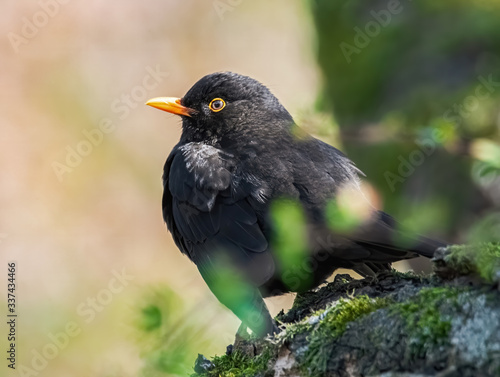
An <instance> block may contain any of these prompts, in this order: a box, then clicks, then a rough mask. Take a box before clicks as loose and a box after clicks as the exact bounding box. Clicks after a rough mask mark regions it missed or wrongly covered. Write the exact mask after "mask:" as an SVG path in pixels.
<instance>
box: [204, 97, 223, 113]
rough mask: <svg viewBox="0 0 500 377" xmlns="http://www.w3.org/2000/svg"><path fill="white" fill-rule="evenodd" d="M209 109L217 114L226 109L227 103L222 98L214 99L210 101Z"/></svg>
mask: <svg viewBox="0 0 500 377" xmlns="http://www.w3.org/2000/svg"><path fill="white" fill-rule="evenodd" d="M208 107H210V110H212V111H213V112H214V113H217V112H219V111H221V110H222V109H223V108H224V107H226V102H225V101H224V100H223V99H222V98H214V99H213V100H211V101H210V104H209V105H208Z"/></svg>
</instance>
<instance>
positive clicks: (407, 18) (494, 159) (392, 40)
mask: <svg viewBox="0 0 500 377" xmlns="http://www.w3.org/2000/svg"><path fill="white" fill-rule="evenodd" d="M309 3H310V5H311V11H312V14H313V19H314V25H315V28H316V32H317V60H318V63H319V66H320V68H321V71H322V78H323V79H324V80H323V82H322V84H323V87H322V90H321V94H320V98H319V101H318V102H319V109H320V110H321V111H329V112H331V113H332V115H333V117H334V118H335V120H336V122H337V123H338V124H339V127H340V139H341V143H342V144H343V147H342V148H343V150H344V151H345V152H346V154H347V155H348V156H349V158H351V159H352V160H353V161H355V162H356V164H357V166H358V167H359V168H360V169H361V170H363V171H364V172H365V173H366V174H367V177H368V180H370V182H371V183H373V184H374V186H375V188H376V189H377V192H378V193H380V194H381V196H382V199H383V203H384V207H385V210H386V211H387V212H389V213H390V214H391V215H393V216H395V217H396V218H397V219H398V220H399V221H401V222H405V220H406V219H408V221H409V222H414V221H413V219H414V218H415V216H414V213H409V211H408V207H409V206H411V205H415V206H417V208H418V206H419V205H420V204H421V203H422V202H427V203H430V202H434V203H439V208H436V209H434V210H429V211H427V210H426V209H424V210H423V211H422V212H423V214H422V216H421V218H426V219H432V218H435V216H434V215H435V213H436V212H437V211H441V212H442V215H441V216H439V220H442V221H436V222H437V225H435V224H432V225H433V227H432V228H433V229H432V230H433V232H432V233H435V234H436V235H439V236H440V238H443V239H447V240H450V241H451V236H452V235H454V234H456V233H461V234H462V233H463V232H456V231H457V229H459V230H461V229H460V227H463V226H464V225H463V224H469V223H470V222H469V221H468V220H469V218H470V213H471V212H473V211H475V210H476V208H478V207H480V208H484V207H487V206H490V207H491V206H492V203H491V202H488V201H486V200H484V199H483V196H482V195H480V194H479V192H478V187H477V186H480V187H481V186H482V187H484V181H485V177H484V175H488V177H486V178H487V180H489V181H492V180H494V178H496V177H498V176H499V174H500V167H499V166H498V164H499V162H498V161H500V159H499V158H498V156H499V153H500V147H499V146H500V129H499V128H498V127H497V123H498V122H497V118H498V108H499V98H500V85H499V83H500V23H499V22H498V14H500V13H499V12H500V3H499V2H498V1H483V0H477V1H471V2H465V1H463V0H452V1H448V2H443V3H439V4H437V2H436V1H433V0H422V1H413V2H411V1H400V2H398V1H395V2H392V1H377V2H370V1H368V2H367V1H362V0H353V1H348V2H345V1H331V0H310V1H309ZM391 4H396V6H395V7H394V6H391ZM456 24H460V28H456V27H454V26H453V25H456ZM477 141H480V142H479V143H477ZM464 145H471V148H464V147H463V146H464ZM464 149H467V151H466V156H464ZM472 162H482V163H484V164H487V165H486V166H485V167H484V168H483V167H481V169H480V172H479V173H477V172H475V171H471V169H472V167H473V165H472ZM471 172H472V174H471ZM476 173H477V174H476ZM456 182H460V184H459V185H453V184H454V183H456ZM345 223H346V224H349V221H345ZM421 224H424V225H425V221H424V222H421V221H419V224H416V225H419V226H420V225H421ZM429 227H430V225H429ZM422 228H423V231H425V226H424V227H422ZM452 230H453V231H454V232H455V233H452ZM440 233H441V234H440ZM461 241H462V240H461Z"/></svg>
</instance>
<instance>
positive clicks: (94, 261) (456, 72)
mask: <svg viewBox="0 0 500 377" xmlns="http://www.w3.org/2000/svg"><path fill="white" fill-rule="evenodd" d="M2 10H3V12H2V16H1V17H0V20H1V24H0V30H1V33H0V34H1V35H2V36H3V38H2V42H1V45H0V51H1V60H0V61H1V63H0V64H1V67H2V69H1V70H0V88H1V89H0V95H1V100H0V124H1V127H2V134H1V137H0V171H1V186H0V187H1V195H0V207H1V217H0V250H1V254H0V257H1V264H2V266H3V267H2V270H3V271H4V276H5V278H2V281H3V283H2V285H5V287H2V288H1V290H2V295H3V296H2V303H3V304H2V309H4V310H3V313H6V310H7V309H6V294H5V292H6V284H7V261H16V263H17V266H18V267H17V268H18V270H17V275H16V278H17V291H16V295H17V311H18V314H19V317H18V319H17V321H18V323H17V334H16V335H17V342H16V344H17V365H16V366H17V370H16V371H15V372H13V371H11V370H9V369H7V367H6V365H4V364H6V361H5V360H4V361H2V366H1V370H2V372H0V374H1V375H3V374H4V371H6V372H5V373H7V375H21V376H23V375H33V376H51V377H59V376H66V375H74V376H97V377H99V376H139V375H144V376H168V375H186V374H189V373H190V372H192V365H193V362H194V359H195V358H196V355H197V353H203V354H205V355H206V356H213V355H214V354H222V353H224V351H225V347H226V345H228V344H229V343H231V342H232V341H233V338H234V333H235V331H236V329H237V327H238V326H239V321H238V320H237V319H236V318H235V317H234V316H233V315H232V314H231V313H230V312H229V311H228V310H226V309H224V308H222V307H221V306H220V305H219V304H218V302H217V300H216V299H215V298H214V297H213V296H212V295H211V293H210V292H209V290H208V288H206V286H205V283H204V282H203V281H202V279H201V277H199V274H198V272H197V269H196V268H195V267H194V266H193V265H192V264H191V263H190V262H189V261H188V260H187V258H185V257H183V256H182V255H181V254H180V253H179V251H178V250H177V249H176V248H175V246H174V243H173V242H172V240H171V238H170V235H169V234H168V233H167V231H166V228H165V226H164V224H163V221H162V218H161V208H160V202H161V193H162V187H161V172H162V167H163V163H164V161H165V159H166V157H167V155H168V153H169V151H170V150H171V148H172V147H173V146H174V145H175V144H176V143H177V140H178V137H179V135H180V121H179V119H178V118H177V117H174V116H171V115H168V114H166V113H161V112H159V111H156V110H154V109H152V108H149V107H146V106H144V102H145V100H147V99H149V98H151V97H157V96H182V95H183V94H184V93H185V92H186V91H187V89H189V87H190V86H191V85H192V84H193V83H194V82H195V81H196V80H198V79H199V78H200V77H202V76H203V75H205V74H207V73H211V72H214V71H222V70H231V71H235V72H239V73H243V74H246V75H249V76H252V77H255V78H257V79H258V80H260V81H261V82H263V83H265V84H266V85H268V86H269V87H270V89H271V90H272V91H273V92H274V93H275V95H276V96H277V97H278V98H280V100H281V101H282V102H283V104H284V105H285V106H286V107H287V108H288V109H289V111H290V112H291V113H292V115H293V116H294V117H295V119H296V120H297V122H298V123H299V124H300V125H301V126H303V127H304V128H305V129H307V130H308V131H309V132H311V133H313V134H314V135H316V136H318V137H321V138H322V139H324V140H326V141H328V142H330V143H332V144H334V145H335V146H337V147H339V148H340V149H342V150H344V151H345V152H346V153H347V154H348V155H349V157H351V158H352V159H353V160H354V161H355V162H356V163H357V165H358V167H359V168H360V169H362V170H363V171H365V172H366V173H367V176H368V177H367V182H368V183H369V184H370V185H371V187H372V188H373V190H372V191H373V192H375V196H376V197H377V202H378V203H380V205H381V206H383V208H384V209H385V210H386V211H387V212H389V213H391V214H393V215H394V216H395V217H397V218H398V219H399V220H400V221H401V222H402V223H404V224H405V225H406V226H407V227H409V228H411V229H413V230H415V231H417V232H421V233H425V234H428V235H432V236H435V237H439V238H442V239H444V240H447V241H449V242H477V241H482V240H496V241H499V240H500V178H499V170H500V3H499V2H498V1H496V0H470V1H467V2H465V1H461V0H450V1H448V2H444V3H442V4H441V3H439V4H438V3H436V2H433V1H430V0H423V1H419V2H411V1H400V2H398V1H395V0H392V1H378V0H377V1H371V2H363V1H361V0H351V1H348V2H344V1H330V0H317V1H313V0H310V1H306V0H293V1H291V0H275V1H272V2H265V1H260V0H259V1H248V0H216V1H206V2H202V1H191V0H189V1H182V2H181V1H170V0H163V1H160V0H143V1H141V2H127V3H125V2H122V3H114V4H111V3H104V2H101V1H92V0H91V1H86V2H82V1H67V0H64V1H63V0H59V1H57V0H42V1H40V2H16V1H14V0H6V1H5V2H4V6H3V8H2ZM399 266H400V267H401V268H406V267H405V266H404V265H399ZM416 267H417V268H420V267H419V266H416ZM290 302H291V297H286V296H285V297H282V298H278V299H274V300H272V301H271V302H270V303H269V305H270V307H271V310H272V311H273V313H274V314H276V313H277V312H278V311H279V310H280V309H281V308H282V307H287V306H289V305H290ZM2 322H6V321H4V320H2ZM1 328H2V329H4V330H2V331H3V332H4V333H5V336H4V335H3V334H1V335H0V339H1V344H2V350H4V349H8V347H7V343H8V342H7V341H6V335H7V331H8V330H7V327H6V326H5V324H4V325H3V327H1Z"/></svg>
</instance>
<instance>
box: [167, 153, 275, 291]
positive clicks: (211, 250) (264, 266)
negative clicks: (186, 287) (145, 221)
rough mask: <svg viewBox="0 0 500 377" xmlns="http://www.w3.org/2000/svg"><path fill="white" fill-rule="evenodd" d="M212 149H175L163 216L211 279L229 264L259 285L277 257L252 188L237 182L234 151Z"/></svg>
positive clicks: (270, 272) (182, 247)
mask: <svg viewBox="0 0 500 377" xmlns="http://www.w3.org/2000/svg"><path fill="white" fill-rule="evenodd" d="M210 148H212V147H210ZM213 149H214V150H208V149H207V148H206V147H205V150H204V151H201V150H196V149H193V148H192V149H191V150H188V149H187V148H184V150H183V149H182V147H178V148H175V149H174V150H173V151H172V153H171V155H170V156H169V158H168V160H167V162H166V164H165V169H164V177H163V180H164V194H163V203H162V204H163V216H164V219H165V221H166V223H167V227H168V229H169V230H170V232H171V233H172V235H173V238H174V240H175V242H176V244H177V246H178V247H179V248H180V250H181V251H182V252H183V253H185V254H187V255H188V257H189V258H190V259H191V260H192V261H193V262H194V263H195V264H196V265H197V266H198V269H199V270H200V272H201V274H202V275H203V277H204V278H205V280H206V281H207V283H209V281H215V280H217V278H218V275H220V274H221V268H222V267H221V266H225V267H227V268H231V269H233V270H234V271H238V272H240V273H243V276H244V277H245V278H246V280H247V281H249V282H251V284H252V285H254V286H260V285H262V284H263V283H264V282H265V281H267V280H268V279H269V278H270V277H271V276H272V275H273V273H274V262H273V259H272V257H271V254H270V252H269V250H268V248H269V245H268V242H267V240H266V238H265V237H264V234H263V233H262V230H261V228H260V225H259V223H258V221H257V215H256V213H255V211H254V209H253V208H252V206H251V204H250V201H249V196H250V195H251V191H250V190H249V189H248V187H247V186H245V185H244V184H242V182H235V178H234V175H233V173H232V172H231V170H232V166H231V162H230V157H231V156H228V155H225V154H224V153H223V152H221V151H218V150H216V149H215V148H213ZM196 153H198V154H197V155H196V156H194V154H196ZM200 153H201V154H200ZM196 158H198V161H196ZM200 158H201V160H200ZM209 285H210V283H209ZM211 288H212V287H211Z"/></svg>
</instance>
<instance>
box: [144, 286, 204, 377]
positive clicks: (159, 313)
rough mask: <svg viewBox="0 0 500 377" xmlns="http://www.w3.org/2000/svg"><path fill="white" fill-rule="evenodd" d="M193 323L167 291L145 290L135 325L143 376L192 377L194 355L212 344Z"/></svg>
mask: <svg viewBox="0 0 500 377" xmlns="http://www.w3.org/2000/svg"><path fill="white" fill-rule="evenodd" d="M194 323H195V322H194V321H193V318H189V316H188V315H187V313H186V309H185V308H184V305H183V301H182V299H181V297H179V296H177V295H176V294H175V293H174V292H173V291H172V290H170V289H169V288H168V287H159V288H154V289H145V290H144V291H143V292H142V303H140V304H139V308H138V310H137V318H136V321H135V325H136V326H135V327H136V329H137V344H138V347H139V349H140V353H141V358H142V359H143V361H144V367H143V369H142V375H144V376H145V377H148V376H161V375H184V376H186V375H189V373H191V372H192V370H193V361H194V355H196V353H197V352H198V351H199V350H200V349H203V348H204V347H206V346H207V345H208V342H209V339H208V337H206V335H205V334H203V333H202V332H201V333H200V329H199V328H198V327H196V326H193V325H194Z"/></svg>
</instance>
